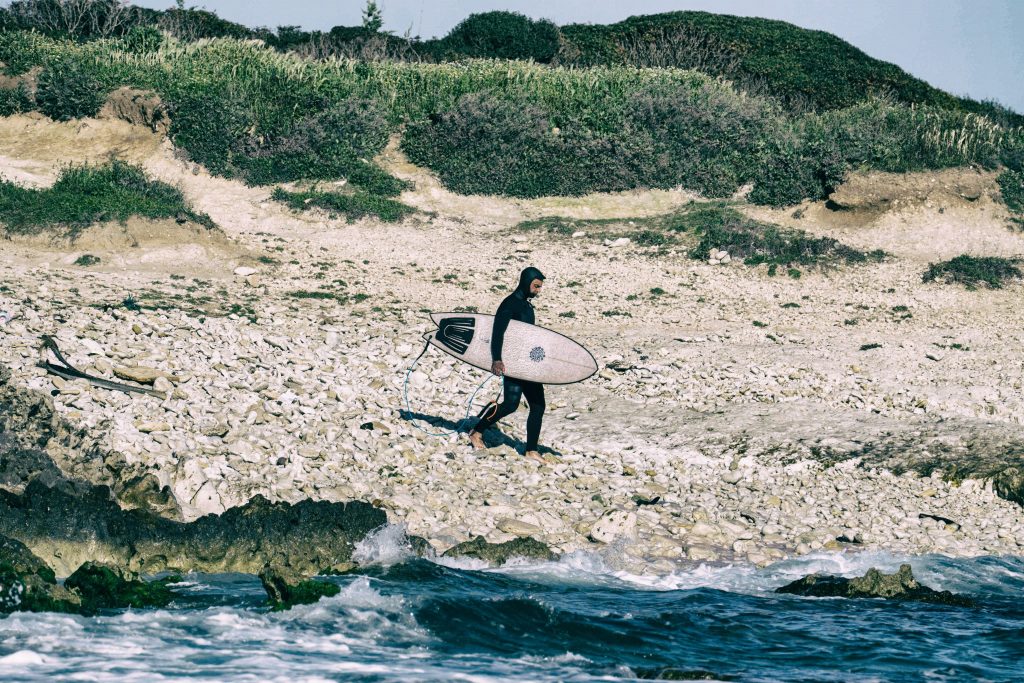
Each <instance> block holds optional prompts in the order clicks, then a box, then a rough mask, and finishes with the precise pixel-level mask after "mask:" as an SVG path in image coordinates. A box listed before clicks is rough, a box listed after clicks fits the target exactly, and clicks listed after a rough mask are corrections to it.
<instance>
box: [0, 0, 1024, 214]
mask: <svg viewBox="0 0 1024 683" xmlns="http://www.w3.org/2000/svg"><path fill="white" fill-rule="evenodd" d="M503 14H506V15H507V14H508V13H503ZM660 16H662V17H664V16H676V15H660ZM682 16H686V17H689V16H700V17H714V15H702V14H697V15H695V14H694V13H685V14H683V15H682ZM513 18H514V17H513ZM655 18H657V17H655ZM732 20H735V18H734V17H732V18H730V17H725V18H724V19H723V21H726V23H727V24H728V22H729V21H732ZM515 21H516V22H519V25H522V22H523V21H526V22H529V20H527V19H525V18H524V17H520V18H518V19H515ZM623 23H624V24H625V23H628V22H623ZM500 25H501V23H500V22H499V26H500ZM773 25H777V26H778V27H781V28H779V30H780V31H782V32H783V33H785V31H787V30H789V29H787V28H785V27H787V26H788V25H786V24H782V23H781V22H774V23H773ZM487 26H490V28H488V30H497V29H494V27H493V24H487ZM526 26H527V28H529V25H526ZM616 26H620V25H616ZM521 27H522V26H521ZM537 28H538V31H539V32H540V33H539V34H538V36H537V41H538V44H547V45H548V47H547V48H545V49H549V48H550V44H549V43H550V41H549V40H548V39H549V38H550V31H551V25H544V26H539V27H537ZM570 28H571V27H566V29H567V30H569V29H570ZM604 28H607V27H588V28H587V29H586V30H587V31H591V30H593V31H597V30H598V29H602V30H603V29H604ZM789 28H792V27H789ZM507 29H508V26H504V28H502V29H501V30H507ZM573 30H575V29H573ZM466 31H467V29H466V26H465V25H463V26H462V27H461V28H460V29H459V32H455V34H456V35H458V36H461V37H460V40H461V42H460V43H459V44H461V45H464V46H465V45H471V46H474V45H475V46H479V45H481V44H482V43H480V42H478V41H475V40H472V39H470V38H469V37H467V36H466ZM568 35H573V34H572V31H571V30H569V33H568ZM595 35H597V34H592V38H593V36H595ZM822 35H823V36H824V34H822ZM577 37H578V34H577ZM702 40H703V38H702ZM823 40H824V38H823ZM545 41H547V43H545ZM780 41H781V42H782V43H784V41H783V40H782V39H781V38H780ZM590 42H591V43H592V44H593V45H595V46H597V47H593V52H594V53H595V54H597V53H598V52H599V50H598V48H599V47H600V48H601V49H605V48H608V46H609V45H614V43H609V42H607V41H605V42H601V41H600V40H598V39H597V38H593V40H591V41H590ZM840 42H841V41H840ZM583 43H585V41H583V42H581V43H580V44H583ZM454 44H455V43H450V44H449V47H450V46H451V45H454ZM531 44H533V43H532V42H531V41H529V40H527V41H524V42H523V43H522V44H521V45H522V46H526V47H528V46H529V45H531ZM602 46H603V47H602ZM563 47H564V46H563ZM691 47H692V46H691ZM847 47H848V46H847ZM588 49H590V48H588ZM609 49H610V48H609ZM716 50H717V48H715V47H714V45H711V44H710V43H708V44H705V46H704V48H703V52H702V53H701V54H702V55H703V57H701V59H702V60H704V62H705V63H704V64H703V66H702V68H704V70H705V71H709V70H712V68H711V67H712V63H714V64H717V65H718V67H721V68H729V69H738V68H739V66H738V63H737V62H736V61H735V60H734V59H733V58H732V57H729V56H728V55H727V54H725V53H722V52H720V51H719V52H716ZM613 52H614V51H613ZM797 53H798V54H795V55H794V56H793V57H792V59H794V60H797V62H799V60H801V59H805V60H810V59H811V57H810V56H809V55H808V54H803V53H800V52H799V51H797ZM584 54H585V53H584V52H583V51H582V50H579V49H578V50H577V52H576V58H577V59H580V60H582V59H583V56H582V55H584ZM602 54H604V53H602ZM608 54H612V53H608ZM650 54H651V53H650V52H648V53H647V55H648V56H650ZM723 55H724V56H723ZM801 55H802V56H801ZM838 59H839V58H837V60H838ZM851 59H853V58H852V57H851ZM723 60H724V61H723ZM730 60H732V61H730ZM553 61H555V60H553ZM839 61H841V60H839ZM839 61H837V62H836V63H837V64H838V63H839ZM0 62H3V64H4V67H3V70H4V72H5V73H6V75H7V76H8V77H11V78H8V79H7V81H6V82H7V84H8V85H7V88H8V89H7V90H6V91H4V90H2V89H0V115H3V114H10V113H16V112H24V111H30V110H33V109H37V110H39V111H41V112H42V113H44V114H46V115H47V116H50V117H51V118H54V119H60V120H68V119H75V118H81V117H85V116H92V115H95V114H96V113H97V111H98V110H99V107H100V105H101V104H102V103H103V101H104V99H105V97H106V95H107V93H109V92H110V91H112V90H114V89H116V88H118V87H120V86H126V85H127V86H132V87H136V88H142V89H147V90H153V91H155V92H156V93H157V94H159V95H160V97H161V98H162V99H163V100H164V102H165V103H167V104H168V106H169V108H170V114H171V121H172V128H171V136H172V138H173V140H174V142H175V144H176V145H178V146H179V147H180V148H181V149H183V150H185V151H186V152H187V153H188V154H189V156H190V157H191V158H192V159H193V160H195V161H197V162H200V163H202V164H204V165H205V166H206V167H207V168H208V169H210V170H211V171H212V172H214V173H217V174H220V175H224V176H228V177H237V178H240V179H242V180H244V181H246V182H248V183H250V184H274V183H279V182H287V181H292V180H300V179H307V180H332V179H337V178H346V179H348V181H349V183H348V185H347V186H346V187H347V188H351V190H347V191H351V192H353V193H355V192H362V193H364V196H362V197H361V198H359V199H358V202H360V205H361V206H362V205H373V206H378V207H384V206H391V205H390V204H388V203H387V202H375V201H371V200H370V199H369V198H368V197H394V196H396V195H397V194H399V193H400V192H401V191H402V189H403V188H404V186H403V184H402V183H401V182H399V181H397V180H396V179H394V178H391V177H389V176H388V175H387V174H385V173H384V172H383V171H382V170H380V169H379V168H377V167H376V166H374V165H373V164H372V163H371V162H370V161H369V160H371V159H372V158H373V157H374V156H375V155H376V154H377V153H379V152H380V151H381V150H382V149H383V147H384V145H385V144H386V142H387V140H388V139H389V137H390V136H392V135H393V134H396V133H399V134H401V136H402V146H403V148H404V150H405V151H406V152H407V153H408V155H409V156H410V158H411V159H412V160H413V161H414V162H416V163H418V164H420V165H422V166H425V167H427V168H430V169H432V170H433V171H435V172H436V173H437V174H438V176H439V177H440V178H441V180H442V181H443V182H444V183H445V184H446V185H447V186H448V187H450V188H451V189H453V190H455V191H458V192H463V193H473V194H500V195H510V196H519V197H535V196H543V195H581V194H586V193H588V192H594V191H614V190H626V189H632V188H640V187H649V188H673V187H680V186H681V187H683V188H686V189H690V190H695V191H698V192H701V193H703V194H704V195H705V196H707V197H728V196H730V195H731V194H733V193H734V192H735V191H736V190H737V189H738V188H740V187H742V186H744V185H747V184H750V185H752V186H753V190H752V192H751V193H750V195H749V197H750V199H751V201H754V202H758V203H763V204H770V205H780V206H781V205H788V204H794V203H797V202H799V201H801V200H802V199H805V198H812V199H820V198H824V197H826V196H828V194H829V193H830V192H831V190H832V189H833V188H834V187H835V186H836V185H837V184H839V183H840V182H842V181H843V179H844V177H845V175H846V173H847V172H848V171H849V170H850V169H854V168H862V169H878V170H885V171H910V170H925V169H938V168H947V167H953V166H965V165H976V166H981V167H985V168H997V167H999V166H1001V165H1002V166H1005V167H1007V168H1008V169H1010V170H1011V171H1015V172H1017V173H1020V172H1021V169H1020V163H1021V160H1022V159H1024V156H1022V154H1021V150H1022V149H1024V132H1022V131H1024V129H1021V128H1014V127H1009V126H1007V125H1005V124H1004V123H1003V122H1002V121H1001V120H1000V119H998V118H991V117H987V116H983V115H978V114H975V113H971V112H966V111H964V110H963V109H961V108H958V107H956V106H950V107H946V106H941V104H908V103H906V102H904V101H901V100H900V99H899V98H898V97H897V96H896V95H895V94H894V93H892V92H890V94H889V95H888V96H886V97H875V98H870V97H869V98H867V99H862V100H857V101H854V103H853V104H849V105H848V106H843V107H840V108H834V107H832V108H828V107H825V108H823V110H822V111H820V112H819V111H815V110H814V109H813V108H811V110H809V111H808V110H806V109H804V110H800V109H792V108H787V107H785V106H783V104H782V103H781V102H780V100H779V98H777V97H775V96H773V95H771V96H770V95H759V94H756V93H754V92H752V91H751V89H749V88H745V87H737V86H736V85H734V83H732V82H731V81H727V80H723V79H720V78H716V77H714V76H712V75H709V74H707V73H702V72H701V71H700V70H699V69H689V70H687V69H680V68H675V67H664V66H658V67H634V66H623V65H620V66H589V67H578V68H577V67H574V68H565V67H558V66H547V65H541V64H537V63H531V62H530V61H522V60H511V61H510V60H495V59H474V60H462V61H459V62H447V63H427V62H411V61H374V60H354V59H341V58H337V57H329V58H326V59H317V60H314V59H309V58H306V57H303V56H301V55H300V54H298V53H295V52H288V53H281V52H280V51H277V50H275V49H273V48H271V47H269V46H268V45H267V44H266V43H265V42H263V41H261V40H240V39H237V38H221V39H208V38H207V39H202V40H198V41H188V40H184V41H183V40H177V39H175V38H173V37H172V36H170V35H169V34H168V33H160V32H158V31H155V30H153V29H152V28H146V27H141V28H140V27H138V26H136V27H134V28H132V29H131V30H128V31H127V32H124V34H123V35H121V36H120V37H116V38H104V39H93V40H76V39H72V38H58V37H52V36H45V35H42V34H40V33H38V32H35V31H24V30H8V31H0ZM751 63H755V62H751ZM807 63H808V64H810V62H809V61H808V62H807ZM691 66H701V65H697V64H692V65H691ZM794 68H795V67H794ZM808 68H809V66H808ZM836 68H839V67H838V66H836ZM855 72H856V69H853V68H852V67H851V70H850V73H851V74H853V73H855ZM20 74H32V75H31V77H29V78H28V80H25V79H22V80H20V81H19V78H20V77H19V75H20ZM808 78H809V79H811V80H809V81H808V83H811V82H812V81H813V78H811V77H810V76H808ZM825 80H828V79H825ZM30 85H31V87H30ZM806 87H808V88H811V86H810V85H806ZM822 87H825V86H824V85H823V86H822ZM844 87H845V86H844ZM907 87H908V88H910V86H907ZM811 92H816V91H815V90H814V89H813V88H811ZM843 92H852V91H849V90H843V88H842V87H840V86H839V85H836V86H835V87H834V88H833V89H832V90H828V91H827V93H831V94H830V95H829V97H831V98H832V99H831V101H832V102H833V104H835V105H838V104H840V103H841V102H842V101H844V100H842V99H841V93H843ZM907 92H912V89H908V90H907ZM913 92H917V91H913ZM920 92H921V93H925V92H926V91H925V90H921V91H920ZM922 96H923V95H922ZM851 97H852V95H851ZM947 104H948V102H947ZM1010 185H1012V183H1011V184H1010ZM354 201H357V200H356V199H349V198H345V199H343V200H338V201H336V202H334V203H335V204H337V205H339V206H340V205H345V206H348V205H350V204H351V203H352V202H354ZM366 201H369V202H370V204H365V202H366ZM339 202H340V204H339Z"/></svg>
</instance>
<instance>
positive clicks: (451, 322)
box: [437, 318, 476, 354]
mask: <svg viewBox="0 0 1024 683" xmlns="http://www.w3.org/2000/svg"><path fill="white" fill-rule="evenodd" d="M475 331H476V319H474V318H441V320H440V321H439V322H438V323H437V340H438V341H439V342H441V343H442V344H444V345H445V346H447V347H448V348H449V349H451V350H452V351H454V352H455V353H458V354H463V353H465V352H466V350H467V349H468V348H469V344H470V342H472V341H473V334H474V332H475Z"/></svg>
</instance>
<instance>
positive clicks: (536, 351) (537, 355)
mask: <svg viewBox="0 0 1024 683" xmlns="http://www.w3.org/2000/svg"><path fill="white" fill-rule="evenodd" d="M530 360H532V361H533V362H534V363H539V362H541V361H542V360H544V348H543V347H540V346H534V347H533V348H532V349H530Z"/></svg>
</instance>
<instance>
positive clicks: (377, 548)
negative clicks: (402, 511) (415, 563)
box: [352, 524, 414, 567]
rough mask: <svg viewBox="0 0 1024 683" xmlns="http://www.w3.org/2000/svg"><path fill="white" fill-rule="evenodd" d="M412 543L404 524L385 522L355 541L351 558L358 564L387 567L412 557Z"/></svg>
mask: <svg viewBox="0 0 1024 683" xmlns="http://www.w3.org/2000/svg"><path fill="white" fill-rule="evenodd" d="M413 555H414V553H413V550H412V545H411V544H410V543H409V536H408V533H407V530H406V526H405V525H404V524H385V525H384V526H382V527H379V528H377V529H375V530H373V531H372V532H370V533H369V534H367V535H366V536H365V537H364V538H363V540H361V541H359V542H358V543H356V547H355V550H354V551H353V553H352V559H353V560H355V561H356V563H358V564H359V565H360V566H364V567H365V566H368V565H380V566H384V567H389V566H391V565H393V564H398V563H400V562H404V561H405V560H408V559H409V558H411V557H413Z"/></svg>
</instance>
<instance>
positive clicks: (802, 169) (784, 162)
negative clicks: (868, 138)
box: [748, 136, 849, 206]
mask: <svg viewBox="0 0 1024 683" xmlns="http://www.w3.org/2000/svg"><path fill="white" fill-rule="evenodd" d="M848 168H849V167H848V164H847V162H846V160H845V159H843V156H842V153H841V151H840V150H839V148H838V147H837V146H836V145H835V144H834V143H832V142H827V141H816V142H807V141H806V140H803V139H796V140H793V139H790V138H789V137H788V136H782V137H781V139H779V140H777V141H775V144H772V145H771V148H770V149H769V151H767V152H766V153H765V154H763V155H762V158H761V162H760V165H759V167H758V169H757V171H756V173H755V175H754V187H753V189H752V190H751V191H750V194H749V195H748V199H749V200H750V201H751V202H753V203H755V204H767V205H770V206H789V205H791V204H798V203H800V202H801V201H803V200H804V199H825V198H827V197H828V196H829V195H830V194H831V193H832V192H833V191H834V190H835V188H837V187H838V186H839V185H840V184H841V183H842V182H843V180H845V178H846V173H847V171H848Z"/></svg>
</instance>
